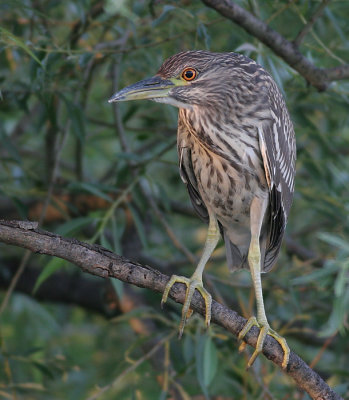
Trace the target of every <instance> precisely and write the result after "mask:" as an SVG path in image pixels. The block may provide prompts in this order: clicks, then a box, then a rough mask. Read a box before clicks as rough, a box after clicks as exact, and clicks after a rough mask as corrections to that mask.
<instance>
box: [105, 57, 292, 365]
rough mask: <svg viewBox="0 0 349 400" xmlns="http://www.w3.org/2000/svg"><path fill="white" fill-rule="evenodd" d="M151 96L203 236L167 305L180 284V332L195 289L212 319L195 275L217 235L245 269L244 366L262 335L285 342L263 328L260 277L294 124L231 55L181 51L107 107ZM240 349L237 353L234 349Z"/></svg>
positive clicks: (277, 237) (280, 218) (284, 205)
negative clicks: (193, 263)
mask: <svg viewBox="0 0 349 400" xmlns="http://www.w3.org/2000/svg"><path fill="white" fill-rule="evenodd" d="M138 99H151V100H154V101H157V102H160V103H167V104H172V105H174V106H176V107H178V108H179V116H178V141H177V143H178V154H179V169H180V174H181V178H182V180H183V181H184V183H185V184H186V186H187V189H188V192H189V196H190V199H191V201H192V203H193V206H194V208H195V210H196V211H197V213H198V214H199V216H200V217H201V218H202V219H203V220H205V221H207V222H208V233H207V238H206V242H205V247H204V251H203V254H202V257H201V259H200V261H199V264H198V266H197V268H196V270H195V272H194V274H193V275H192V277H191V278H190V279H188V278H185V277H181V276H177V275H174V276H172V277H171V279H170V281H169V282H168V284H167V286H166V290H165V292H164V294H163V297H162V303H164V302H166V300H167V296H168V294H169V291H170V290H171V287H172V285H173V284H174V283H176V282H181V283H184V284H185V285H186V286H187V291H186V298H185V302H184V305H183V310H182V319H181V324H180V335H181V334H182V332H183V328H184V325H185V322H186V319H187V316H188V315H189V313H190V303H191V299H192V296H193V294H194V292H195V290H198V291H199V292H200V293H201V295H202V297H203V298H204V300H205V304H206V318H205V321H206V324H207V325H209V323H210V318H211V301H212V300H211V295H210V294H209V293H208V292H207V291H206V289H205V288H204V287H203V281H202V274H203V270H204V268H205V265H206V263H207V261H208V259H209V258H210V256H211V254H212V252H213V251H214V249H215V247H216V245H217V242H218V239H219V237H220V234H222V236H223V238H224V242H225V247H226V254H227V263H228V266H229V268H230V269H231V270H232V271H233V270H236V269H240V268H248V267H249V268H250V271H251V275H252V280H253V285H254V290H255V294H256V303H257V318H256V317H251V318H250V319H249V320H248V322H247V324H246V325H245V327H244V328H243V329H242V331H241V332H240V334H239V339H240V340H242V339H243V337H244V336H245V335H246V333H247V332H248V331H249V330H250V329H251V327H252V326H253V325H257V326H258V327H259V328H260V334H259V337H258V341H257V346H256V350H255V351H254V353H253V355H252V357H251V359H250V360H249V362H248V367H250V366H251V365H252V363H253V362H254V360H255V359H256V357H257V356H258V354H259V353H260V352H261V351H262V347H263V343H264V340H265V337H266V335H271V336H273V337H274V338H275V339H276V340H277V341H278V342H279V343H280V345H281V346H282V348H283V351H284V358H283V363H282V366H283V368H286V366H287V363H288V359H289V353H290V351H289V348H288V345H287V343H286V340H285V339H284V338H283V337H281V336H280V335H279V334H278V333H277V332H275V331H274V330H272V329H271V328H270V325H269V323H268V321H267V317H266V315H265V310H264V304H263V294H262V284H261V273H262V272H268V271H269V270H270V269H271V268H272V267H273V265H274V264H275V262H276V259H277V257H278V254H279V251H280V246H281V242H282V237H283V234H284V231H285V227H286V222H287V217H288V213H289V210H290V207H291V203H292V197H293V190H294V175H295V159H296V149H295V137H294V131H293V126H292V123H291V120H290V117H289V114H288V111H287V108H286V105H285V102H284V99H283V96H282V95H281V93H280V91H279V89H278V87H277V85H276V84H275V82H274V80H273V79H272V78H271V76H270V75H269V74H268V73H267V72H266V71H265V70H264V69H263V68H262V67H261V66H260V65H258V64H257V63H255V62H254V61H253V60H251V59H249V58H247V57H245V56H243V55H241V54H235V53H211V52H208V51H187V52H183V53H179V54H176V55H174V56H172V57H170V58H169V59H167V60H166V61H165V62H164V63H163V65H162V66H161V68H160V69H159V71H158V73H157V74H156V75H155V76H154V77H152V78H149V79H145V80H142V81H140V82H138V83H135V84H133V85H131V86H128V87H126V88H124V89H122V90H121V91H119V92H118V93H116V94H114V95H113V97H112V98H111V99H110V100H109V102H114V101H127V100H138ZM242 347H243V346H242Z"/></svg>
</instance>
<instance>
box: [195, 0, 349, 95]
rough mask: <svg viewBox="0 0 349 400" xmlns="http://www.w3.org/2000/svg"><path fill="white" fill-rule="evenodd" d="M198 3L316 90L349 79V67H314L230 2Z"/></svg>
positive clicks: (259, 21)
mask: <svg viewBox="0 0 349 400" xmlns="http://www.w3.org/2000/svg"><path fill="white" fill-rule="evenodd" d="M202 1H203V3H205V4H206V5H207V6H209V7H211V8H214V9H215V10H216V11H218V12H219V13H220V14H221V15H223V16H224V17H226V18H228V19H230V20H231V21H233V22H235V23H236V24H238V25H240V26H241V27H242V28H244V29H245V31H246V32H248V33H249V34H251V35H253V36H255V37H256V38H257V39H259V40H260V41H261V42H262V43H264V44H265V45H266V46H268V47H269V48H270V49H271V50H273V51H274V53H275V54H277V55H278V56H279V57H281V58H282V59H283V60H284V61H285V62H286V63H287V64H289V65H290V66H291V67H292V68H294V69H295V70H296V71H298V72H299V73H300V74H301V75H302V76H303V77H304V78H305V79H306V80H307V81H308V82H309V83H310V84H311V85H313V86H314V87H316V88H317V89H318V90H326V89H327V87H328V85H329V84H330V83H331V82H332V81H335V80H340V79H349V64H345V65H340V66H338V67H335V68H328V69H326V68H318V67H316V66H315V65H314V64H312V63H311V61H309V60H308V59H307V58H306V57H305V56H304V55H303V54H302V53H301V52H300V51H299V49H298V47H297V46H296V45H295V44H294V43H293V42H290V41H288V40H287V39H286V38H284V37H283V36H282V35H281V34H280V33H278V32H276V31H274V30H273V29H272V28H270V27H269V26H268V25H267V24H266V23H265V22H263V21H262V20H260V19H258V18H256V17H255V16H254V15H253V14H251V13H250V12H248V11H247V10H245V9H244V8H242V7H240V6H239V5H237V4H236V3H234V2H233V1H232V0H202Z"/></svg>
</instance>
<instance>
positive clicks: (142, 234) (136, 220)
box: [128, 204, 148, 249]
mask: <svg viewBox="0 0 349 400" xmlns="http://www.w3.org/2000/svg"><path fill="white" fill-rule="evenodd" d="M128 208H129V210H130V212H131V214H132V217H133V221H134V223H135V226H136V229H137V233H138V235H139V238H140V240H141V243H142V246H143V247H144V248H145V249H147V248H148V240H147V235H146V232H145V229H144V224H143V221H142V220H141V218H140V216H139V214H138V211H137V210H136V209H135V208H134V207H132V206H131V204H129V205H128Z"/></svg>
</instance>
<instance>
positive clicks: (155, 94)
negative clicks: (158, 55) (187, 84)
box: [108, 75, 175, 103]
mask: <svg viewBox="0 0 349 400" xmlns="http://www.w3.org/2000/svg"><path fill="white" fill-rule="evenodd" d="M173 87H175V83H174V82H173V81H172V80H169V79H164V78H162V77H161V76H159V75H155V76H153V77H152V78H148V79H144V80H142V81H139V82H137V83H134V84H133V85H130V86H127V87H125V88H124V89H122V90H120V91H119V92H116V93H115V94H114V95H113V96H112V97H111V98H110V99H109V100H108V101H109V103H113V102H114V101H128V100H140V99H159V98H164V97H168V95H169V91H170V90H171V89H172V88H173Z"/></svg>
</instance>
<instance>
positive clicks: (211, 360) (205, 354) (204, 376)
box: [196, 333, 218, 397]
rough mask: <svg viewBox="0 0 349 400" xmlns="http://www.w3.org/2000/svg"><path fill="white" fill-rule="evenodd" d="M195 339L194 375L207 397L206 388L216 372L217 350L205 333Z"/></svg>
mask: <svg viewBox="0 0 349 400" xmlns="http://www.w3.org/2000/svg"><path fill="white" fill-rule="evenodd" d="M196 339H197V342H196V373H197V377H198V381H199V383H200V386H201V388H202V390H203V392H204V394H205V396H206V397H208V387H209V385H210V384H211V382H212V380H213V378H214V376H215V374H216V372H217V366H218V357H217V349H216V346H215V345H214V343H213V341H212V338H211V336H209V335H208V334H207V333H205V334H204V335H200V334H197V335H196Z"/></svg>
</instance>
